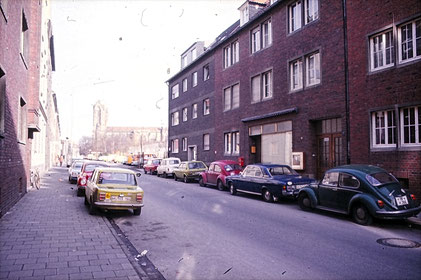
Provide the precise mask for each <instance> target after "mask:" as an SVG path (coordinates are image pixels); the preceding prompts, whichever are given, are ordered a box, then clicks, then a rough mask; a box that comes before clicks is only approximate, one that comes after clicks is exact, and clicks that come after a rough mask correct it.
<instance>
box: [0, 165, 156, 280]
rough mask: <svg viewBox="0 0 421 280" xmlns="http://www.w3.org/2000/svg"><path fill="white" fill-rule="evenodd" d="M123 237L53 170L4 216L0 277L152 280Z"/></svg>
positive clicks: (64, 176)
mask: <svg viewBox="0 0 421 280" xmlns="http://www.w3.org/2000/svg"><path fill="white" fill-rule="evenodd" d="M72 187H73V190H72V189H71V188H72ZM118 236H121V234H118V233H116V231H115V229H114V228H113V227H112V225H111V224H110V222H109V221H108V220H107V219H106V218H105V217H104V216H103V215H100V214H99V215H95V216H91V215H89V214H88V211H87V209H86V206H85V205H84V203H83V198H80V197H77V196H76V190H75V185H70V184H69V183H68V182H67V169H65V168H54V169H52V170H50V172H49V173H48V174H46V175H45V176H44V177H43V178H42V180H41V189H40V190H30V191H29V192H28V193H27V194H26V195H25V196H24V197H23V198H22V199H21V200H20V201H19V202H18V203H17V204H16V205H15V206H14V207H13V208H12V209H11V210H10V211H9V212H8V213H7V214H5V215H4V216H3V217H2V218H1V219H0V279H126V280H127V279H150V278H149V277H148V274H146V272H145V271H144V270H143V269H142V267H141V266H140V265H138V264H136V263H135V262H134V261H133V260H132V259H134V258H133V256H131V255H129V254H128V253H127V248H124V247H125V246H124V244H122V242H121V241H120V240H119V239H118V238H117V237H118Z"/></svg>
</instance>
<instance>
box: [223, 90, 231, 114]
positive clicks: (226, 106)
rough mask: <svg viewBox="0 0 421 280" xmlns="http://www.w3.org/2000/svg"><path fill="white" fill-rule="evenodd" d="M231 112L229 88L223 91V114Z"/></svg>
mask: <svg viewBox="0 0 421 280" xmlns="http://www.w3.org/2000/svg"><path fill="white" fill-rule="evenodd" d="M229 110H231V87H227V88H225V89H224V112H225V111H229Z"/></svg>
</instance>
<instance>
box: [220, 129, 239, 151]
mask: <svg viewBox="0 0 421 280" xmlns="http://www.w3.org/2000/svg"><path fill="white" fill-rule="evenodd" d="M239 154H240V132H239V131H233V132H227V133H224V155H239Z"/></svg>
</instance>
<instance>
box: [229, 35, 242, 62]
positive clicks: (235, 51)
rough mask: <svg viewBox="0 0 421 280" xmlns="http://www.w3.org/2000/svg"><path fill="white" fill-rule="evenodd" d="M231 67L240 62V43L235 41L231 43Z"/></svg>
mask: <svg viewBox="0 0 421 280" xmlns="http://www.w3.org/2000/svg"><path fill="white" fill-rule="evenodd" d="M231 49H232V65H234V64H236V63H237V62H239V61H240V42H238V40H237V41H235V42H234V43H232V47H231Z"/></svg>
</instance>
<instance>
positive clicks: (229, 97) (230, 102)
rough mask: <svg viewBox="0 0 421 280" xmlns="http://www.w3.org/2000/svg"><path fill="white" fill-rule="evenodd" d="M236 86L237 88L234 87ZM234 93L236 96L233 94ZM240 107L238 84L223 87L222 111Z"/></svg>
mask: <svg viewBox="0 0 421 280" xmlns="http://www.w3.org/2000/svg"><path fill="white" fill-rule="evenodd" d="M237 87H238V90H237V91H236V90H235V89H236V88H237ZM234 95H236V96H234ZM236 100H238V101H236ZM238 107H240V84H239V83H238V84H235V85H232V86H229V87H227V88H224V93H223V110H224V112H226V111H229V110H232V109H235V108H238Z"/></svg>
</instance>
